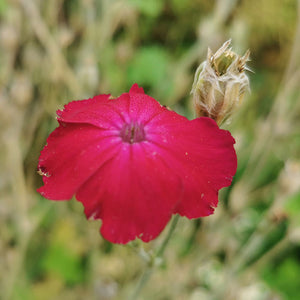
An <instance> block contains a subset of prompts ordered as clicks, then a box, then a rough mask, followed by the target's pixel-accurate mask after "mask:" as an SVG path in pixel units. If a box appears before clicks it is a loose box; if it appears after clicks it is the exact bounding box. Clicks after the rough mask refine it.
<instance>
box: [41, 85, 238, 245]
mask: <svg viewBox="0 0 300 300" xmlns="http://www.w3.org/2000/svg"><path fill="white" fill-rule="evenodd" d="M57 115H58V118H57V120H58V122H59V127H58V128H56V129H55V130H54V131H53V132H52V133H51V134H50V136H49V138H48V140H47V145H46V146H45V147H44V149H43V150H42V151H41V156H40V158H39V164H38V170H39V173H40V174H42V175H43V182H44V185H43V186H42V187H41V188H39V189H38V192H39V193H40V194H41V195H43V196H44V197H46V198H48V199H52V200H68V199H71V198H72V196H73V195H75V197H76V199H77V200H78V201H80V202H82V204H83V206H84V212H85V215H86V217H87V218H92V219H101V220H102V226H101V234H102V236H103V237H104V238H105V239H107V240H108V241H110V242H113V243H121V244H125V243H127V242H129V241H131V240H134V239H135V238H140V239H141V240H143V241H144V242H148V241H150V240H152V239H154V238H156V237H157V236H158V235H159V234H160V232H161V231H162V230H163V229H164V227H165V226H166V224H167V223H168V221H169V220H170V218H171V217H172V215H173V214H180V215H181V216H186V217H187V218H189V219H192V218H199V217H204V216H208V215H210V214H212V213H213V211H214V208H215V207H216V206H217V204H218V190H219V189H221V188H222V187H225V186H229V185H230V184H231V181H232V177H233V176H234V174H235V172H236V166H237V160H236V154H235V150H234V147H233V144H234V142H235V141H234V139H233V138H232V136H231V134H230V133H229V132H228V131H225V130H221V129H219V127H218V126H217V124H216V122H215V121H213V120H212V119H210V118H207V117H201V118H197V119H194V120H191V121H190V120H188V119H186V118H185V117H183V116H181V115H179V114H177V113H175V112H173V111H170V110H168V109H167V108H165V107H164V106H162V105H160V104H159V103H158V102H157V101H156V100H155V99H153V98H151V97H150V96H148V95H146V94H144V91H143V89H142V88H140V87H138V85H137V84H135V85H133V86H132V88H131V89H130V91H129V93H125V94H122V95H121V96H120V97H118V98H116V99H111V98H110V95H99V96H96V97H94V98H92V99H88V100H82V101H73V102H70V103H69V104H67V105H65V107H64V109H63V110H61V111H60V110H59V111H57Z"/></svg>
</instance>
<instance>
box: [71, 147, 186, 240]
mask: <svg viewBox="0 0 300 300" xmlns="http://www.w3.org/2000/svg"><path fill="white" fill-rule="evenodd" d="M182 192H183V190H182V184H181V179H180V177H179V176H177V175H175V174H173V173H172V170H170V169H169V168H168V167H167V166H166V164H165V161H164V160H163V159H162V158H161V157H159V156H157V155H156V153H153V152H152V151H149V147H148V145H147V142H143V143H136V144H132V145H130V144H123V146H120V149H119V151H118V155H117V156H116V157H114V159H113V160H110V161H109V162H107V163H106V164H105V165H104V166H103V168H101V169H99V170H98V172H97V173H95V174H94V176H93V177H91V178H90V179H89V180H88V181H87V182H86V183H85V184H84V185H83V186H82V187H81V188H80V190H79V191H78V193H77V195H76V198H77V199H78V200H79V201H81V202H82V203H83V205H84V206H85V213H86V215H87V217H92V218H94V219H99V218H100V219H102V222H103V223H102V227H101V234H102V235H103V237H104V238H106V239H107V240H109V241H111V242H113V243H122V244H124V243H127V242H129V241H131V240H134V239H135V238H136V237H139V238H141V239H142V240H143V241H145V242H148V241H149V240H152V239H154V238H155V237H156V236H157V235H158V234H159V233H160V232H161V231H162V230H163V228H164V227H165V226H166V224H167V222H168V221H169V219H170V217H171V215H172V211H173V208H174V207H175V205H176V203H177V201H178V199H179V198H180V195H182Z"/></svg>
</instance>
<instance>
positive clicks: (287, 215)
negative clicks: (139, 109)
mask: <svg viewBox="0 0 300 300" xmlns="http://www.w3.org/2000/svg"><path fill="white" fill-rule="evenodd" d="M229 38H232V44H233V49H234V51H235V52H237V53H239V54H240V55H242V54H244V53H245V52H246V50H247V49H250V50H251V56H250V57H251V61H250V62H249V63H248V66H249V67H250V68H251V69H252V70H253V73H250V72H249V73H248V74H249V77H250V84H251V93H249V94H248V95H246V97H245V99H244V102H243V105H242V106H241V108H240V110H239V111H238V113H236V114H235V115H234V116H233V117H232V119H231V121H230V122H227V123H226V124H225V125H224V126H223V128H226V129H229V130H230V131H231V133H232V135H233V136H234V137H235V139H236V142H237V143H236V150H237V155H238V171H237V174H236V176H235V178H234V182H233V184H232V186H231V187H229V188H227V189H224V190H223V191H222V193H221V195H220V204H219V207H218V208H217V209H216V212H215V214H214V215H213V216H210V217H207V218H203V219H198V220H193V221H190V220H187V219H184V218H181V219H180V220H179V223H178V225H177V228H176V230H175V232H174V235H173V237H172V239H171V240H170V242H169V245H168V247H167V248H166V250H165V253H164V258H165V260H164V261H163V262H162V263H161V264H160V266H159V267H157V268H156V269H155V270H154V272H153V274H152V277H151V278H150V280H149V282H148V283H147V285H146V286H145V287H144V289H143V290H142V293H141V296H140V298H139V299H145V300H146V299H190V300H195V299H204V300H206V299H207V300H210V299H211V300H218V299H225V300H231V299H241V300H247V299H261V300H265V299H283V300H293V299H295V300H296V299H298V298H299V293H300V290H299V278H300V255H299V253H300V221H299V220H300V131H299V128H300V89H299V82H300V55H299V53H300V2H299V1H296V0H262V1H259V0H252V1H245V0H243V1H235V0H216V1H208V0H186V1H181V0H164V1H162V0H147V1H142V0H99V1H95V0H84V1H79V0H69V1H66V0H51V1H40V0H11V1H8V0H0V41H1V42H0V130H1V131H0V144H1V147H0V164H1V168H0V194H1V196H0V257H1V259H0V291H1V293H3V296H4V299H7V300H8V299H13V300H26V299H28V300H29V299H30V300H31V299H34V300H39V299H43V300H44V299H46V300H47V299H49V300H50V299H64V300H65V299H72V300H73V299H104V300H109V299H126V298H127V297H128V296H129V295H131V293H132V292H133V290H134V289H135V287H136V285H137V284H138V281H139V278H140V276H141V274H142V273H143V270H144V267H145V263H144V261H143V259H141V258H140V257H139V255H138V254H139V253H143V252H141V249H144V251H146V252H149V253H150V254H151V252H152V251H154V249H156V248H157V247H159V245H160V244H161V242H162V240H163V238H164V237H165V236H166V235H167V232H168V228H167V229H166V230H165V231H164V232H163V233H162V235H161V236H160V237H159V238H158V239H156V240H154V241H153V242H150V243H149V244H139V243H132V244H131V245H130V246H120V245H112V244H110V243H108V242H106V241H105V240H104V239H103V238H102V237H101V236H100V234H99V232H98V229H99V222H95V221H93V222H87V221H86V219H85V217H84V214H83V213H82V206H81V204H80V203H78V202H76V200H75V199H73V200H72V201H69V202H64V201H63V202H59V203H54V202H52V201H48V200H46V199H44V198H42V197H41V196H40V195H39V194H38V193H37V192H36V188H37V187H39V186H41V184H42V182H41V178H40V176H39V175H38V174H37V172H36V171H37V170H36V168H37V161H38V157H39V152H40V150H41V149H42V148H43V146H44V145H45V142H46V138H47V136H48V134H49V133H50V132H51V131H52V130H53V129H54V128H55V127H56V124H57V123H56V120H55V111H56V110H57V109H58V108H62V107H63V105H64V104H66V103H67V102H69V101H70V100H79V99H84V98H89V97H92V96H93V95H96V94H102V93H111V94H112V95H114V96H118V95H120V94H121V93H123V92H125V91H128V90H129V88H130V86H131V85H132V84H133V83H135V82H136V83H138V84H140V85H141V86H143V87H144V89H145V91H146V92H147V93H148V94H149V95H152V96H153V97H154V98H156V99H157V100H159V101H160V102H161V103H162V104H165V105H167V106H169V107H170V108H171V109H173V110H175V111H177V112H179V113H181V114H183V115H185V116H187V117H188V118H192V117H193V110H192V104H191V96H190V90H191V87H192V83H193V76H194V73H195V71H196V69H197V67H198V65H199V63H200V62H201V61H203V60H205V58H206V53H207V48H208V47H210V48H211V49H212V50H213V51H215V50H216V49H218V48H219V47H220V46H221V45H222V44H223V43H224V42H225V41H226V40H228V39H229Z"/></svg>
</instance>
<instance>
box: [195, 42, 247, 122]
mask: <svg viewBox="0 0 300 300" xmlns="http://www.w3.org/2000/svg"><path fill="white" fill-rule="evenodd" d="M230 43H231V40H229V41H227V42H225V43H224V44H223V45H222V47H221V48H220V49H219V50H217V51H216V53H215V54H213V53H212V51H211V50H210V49H208V53H207V59H206V61H204V62H203V63H202V64H200V66H199V67H198V69H197V71H196V74H195V78H194V83H193V87H192V91H191V93H192V94H193V101H194V106H195V111H196V115H197V117H201V116H206V117H210V118H212V119H214V120H215V121H216V122H217V123H218V124H221V123H222V122H223V121H224V120H226V119H228V117H230V115H231V114H232V112H233V111H234V110H235V108H236V107H237V106H238V105H239V104H240V103H241V101H242V100H243V97H244V94H245V92H246V91H247V90H249V79H248V77H247V75H246V74H245V72H244V71H245V70H249V69H248V68H247V66H246V62H247V61H248V60H249V55H250V51H249V50H248V51H247V52H246V53H245V55H244V56H239V55H238V54H236V53H235V52H233V51H232V50H231V48H229V46H230Z"/></svg>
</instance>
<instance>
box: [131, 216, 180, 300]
mask: <svg viewBox="0 0 300 300" xmlns="http://www.w3.org/2000/svg"><path fill="white" fill-rule="evenodd" d="M179 217H180V216H179V215H176V216H175V217H174V218H173V220H172V223H171V225H170V228H169V231H168V234H167V235H166V237H165V238H164V240H163V242H162V244H161V245H160V247H159V248H158V250H157V252H156V254H155V255H154V257H153V259H152V260H151V261H150V262H149V263H148V265H147V267H146V270H145V271H144V273H143V275H142V277H141V279H140V281H139V283H138V285H137V287H136V289H135V291H134V293H133V294H132V296H131V297H130V298H129V299H130V300H135V299H138V296H139V295H140V292H141V291H142V289H143V288H144V286H145V285H146V283H147V282H148V281H149V279H150V277H151V275H152V273H153V271H154V267H155V260H156V259H157V258H161V257H162V256H163V254H164V252H165V249H166V247H167V245H168V243H169V241H170V238H171V236H172V234H173V232H174V230H175V228H176V225H177V223H178V220H179Z"/></svg>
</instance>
